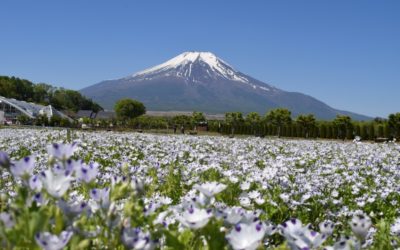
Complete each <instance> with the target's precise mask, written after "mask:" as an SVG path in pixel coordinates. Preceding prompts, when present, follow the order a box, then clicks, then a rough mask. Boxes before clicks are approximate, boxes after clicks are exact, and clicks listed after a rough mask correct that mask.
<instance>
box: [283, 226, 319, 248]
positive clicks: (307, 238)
mask: <svg viewBox="0 0 400 250" xmlns="http://www.w3.org/2000/svg"><path fill="white" fill-rule="evenodd" d="M280 229H281V234H282V235H283V236H284V237H285V238H286V240H287V241H288V244H289V246H291V248H292V249H310V248H317V247H319V246H320V245H321V244H322V243H323V242H324V241H325V240H326V239H327V235H325V234H320V233H318V232H316V231H312V230H310V228H309V226H308V225H307V226H303V224H302V223H301V221H300V220H298V219H290V220H288V221H286V222H284V223H283V224H282V225H281V226H280Z"/></svg>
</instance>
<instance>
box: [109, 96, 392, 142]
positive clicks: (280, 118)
mask: <svg viewBox="0 0 400 250" xmlns="http://www.w3.org/2000/svg"><path fill="white" fill-rule="evenodd" d="M145 110H146V109H145V107H144V105H143V104H142V103H140V102H138V101H135V100H130V99H123V100H120V101H119V102H117V104H116V105H115V111H116V114H117V118H118V119H119V120H120V121H121V120H123V121H126V122H125V124H126V125H128V126H129V127H135V128H149V127H151V128H170V127H172V126H174V127H176V126H183V127H185V128H188V129H194V128H195V127H196V126H197V125H198V124H200V123H203V124H204V123H205V122H207V121H206V118H205V116H204V114H203V113H201V112H193V114H192V116H187V115H178V116H175V117H172V118H160V117H157V118H155V117H149V116H141V115H143V114H144V113H145ZM208 127H209V130H210V131H214V132H219V133H223V134H230V135H234V134H253V135H259V136H264V135H276V136H278V137H280V136H288V137H305V138H309V137H313V138H316V137H319V138H332V139H353V138H355V137H356V136H360V137H361V138H362V139H369V140H372V139H376V138H377V137H382V138H383V137H384V138H392V137H394V138H397V137H399V136H400V113H397V114H391V115H390V116H389V117H388V119H375V120H374V121H370V122H358V121H352V119H351V118H350V117H349V116H345V115H338V116H337V117H336V118H335V119H334V120H332V121H317V119H316V118H315V116H314V115H312V114H301V115H299V116H297V117H296V118H295V119H292V115H291V112H290V111H289V110H288V109H284V108H278V109H273V110H270V111H269V112H267V113H266V114H265V115H264V116H260V115H259V114H258V113H256V112H251V113H249V114H247V115H246V116H243V114H242V113H240V112H228V113H226V114H225V120H223V121H215V120H214V121H208Z"/></svg>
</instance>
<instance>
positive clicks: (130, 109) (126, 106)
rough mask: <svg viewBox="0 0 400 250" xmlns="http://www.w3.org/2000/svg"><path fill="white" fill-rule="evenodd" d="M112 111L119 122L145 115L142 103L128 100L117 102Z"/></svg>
mask: <svg viewBox="0 0 400 250" xmlns="http://www.w3.org/2000/svg"><path fill="white" fill-rule="evenodd" d="M114 110H115V113H116V114H117V118H118V119H121V120H128V119H132V118H136V117H138V116H141V115H143V114H145V113H146V107H145V106H144V105H143V103H141V102H139V101H136V100H133V99H129V98H126V99H121V100H119V101H117V102H116V103H115V106H114Z"/></svg>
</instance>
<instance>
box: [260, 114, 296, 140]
mask: <svg viewBox="0 0 400 250" xmlns="http://www.w3.org/2000/svg"><path fill="white" fill-rule="evenodd" d="M291 115H292V113H291V112H290V111H289V110H288V109H285V108H277V109H273V110H270V111H268V112H267V113H266V114H265V120H266V122H267V123H270V124H272V125H274V126H276V127H277V128H278V134H277V135H278V137H280V136H281V130H282V127H283V126H285V125H288V124H290V123H291V122H292V118H291Z"/></svg>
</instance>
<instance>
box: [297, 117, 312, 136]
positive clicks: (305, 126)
mask: <svg viewBox="0 0 400 250" xmlns="http://www.w3.org/2000/svg"><path fill="white" fill-rule="evenodd" d="M296 123H297V124H298V125H299V126H300V127H301V128H302V130H303V135H304V136H305V138H308V136H309V133H310V130H312V129H313V128H314V127H315V124H316V121H315V117H314V115H313V114H308V115H299V116H298V117H297V118H296Z"/></svg>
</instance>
